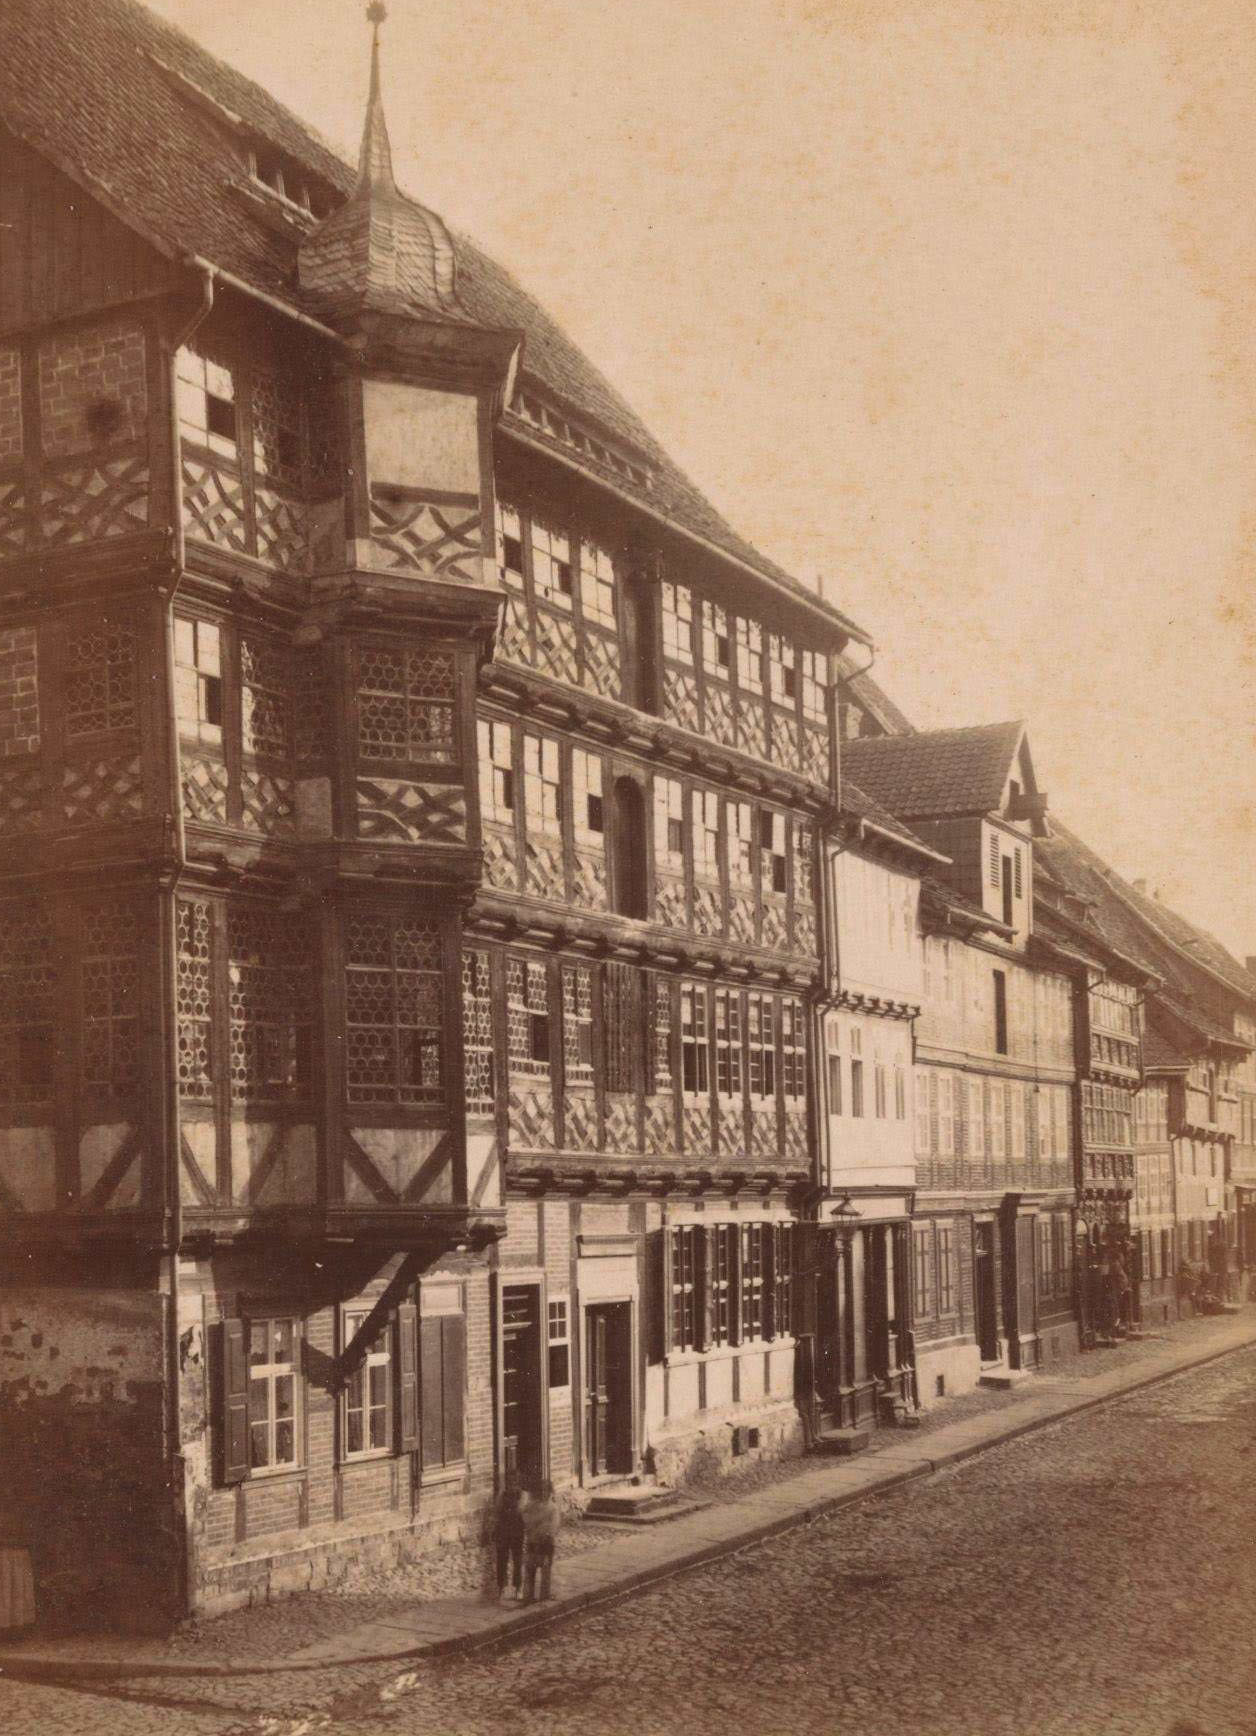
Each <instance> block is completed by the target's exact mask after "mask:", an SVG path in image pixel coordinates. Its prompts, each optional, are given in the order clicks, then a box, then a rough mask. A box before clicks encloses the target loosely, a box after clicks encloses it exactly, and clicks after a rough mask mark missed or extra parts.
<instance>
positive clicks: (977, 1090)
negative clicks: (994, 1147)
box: [967, 1079, 986, 1157]
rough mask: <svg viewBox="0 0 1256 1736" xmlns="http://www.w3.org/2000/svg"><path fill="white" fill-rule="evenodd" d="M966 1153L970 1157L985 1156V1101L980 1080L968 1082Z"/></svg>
mask: <svg viewBox="0 0 1256 1736" xmlns="http://www.w3.org/2000/svg"><path fill="white" fill-rule="evenodd" d="M967 1089H968V1152H969V1156H970V1157H984V1156H985V1155H986V1101H985V1091H984V1088H983V1085H982V1081H981V1080H980V1079H970V1080H969V1081H968V1087H967Z"/></svg>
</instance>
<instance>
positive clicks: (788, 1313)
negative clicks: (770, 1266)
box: [772, 1224, 794, 1337]
mask: <svg viewBox="0 0 1256 1736" xmlns="http://www.w3.org/2000/svg"><path fill="white" fill-rule="evenodd" d="M773 1240H774V1242H775V1244H776V1247H775V1255H776V1258H775V1262H774V1270H773V1273H772V1290H773V1310H774V1313H775V1315H776V1332H777V1336H778V1337H780V1336H782V1335H783V1336H785V1337H789V1335H790V1334H791V1333H792V1332H793V1330H794V1226H793V1224H777V1225H776V1226H775V1234H774V1236H773Z"/></svg>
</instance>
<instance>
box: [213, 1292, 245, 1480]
mask: <svg viewBox="0 0 1256 1736" xmlns="http://www.w3.org/2000/svg"><path fill="white" fill-rule="evenodd" d="M221 1340H222V1349H221V1355H220V1358H219V1360H220V1362H221V1365H222V1480H223V1482H224V1483H243V1482H244V1480H245V1479H246V1478H247V1476H248V1474H249V1359H248V1356H247V1354H246V1350H245V1339H244V1322H243V1320H224V1321H223V1323H222V1327H221Z"/></svg>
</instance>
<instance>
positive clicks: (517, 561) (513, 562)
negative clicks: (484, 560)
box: [497, 501, 523, 591]
mask: <svg viewBox="0 0 1256 1736" xmlns="http://www.w3.org/2000/svg"><path fill="white" fill-rule="evenodd" d="M497 570H498V572H499V573H500V574H501V578H502V583H503V584H504V585H506V586H507V587H508V589H510V590H512V591H521V590H522V589H523V526H522V524H521V523H520V521H519V511H518V508H517V507H513V506H506V505H504V504H503V503H502V502H501V501H498V503H497Z"/></svg>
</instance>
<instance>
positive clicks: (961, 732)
mask: <svg viewBox="0 0 1256 1736" xmlns="http://www.w3.org/2000/svg"><path fill="white" fill-rule="evenodd" d="M1024 727H1025V726H1024V725H1023V724H1021V723H990V724H982V725H979V726H978V727H976V728H974V729H933V730H927V731H920V732H918V733H916V734H914V735H886V736H872V737H867V738H861V739H859V740H856V741H849V742H844V743H843V744H842V766H843V769H844V771H845V773H846V774H848V775H849V776H850V777H852V778H853V779H854V780H855V782H856V783H857V784H858V785H859V787H860V788H861V789H863V790H866V791H867V792H868V794H869V795H870V796H872V797H873V799H874V800H875V801H878V802H880V803H881V805H882V806H883V807H885V808H889V809H890V811H891V812H892V813H895V814H900V815H902V817H903V818H904V819H907V820H932V819H942V818H945V817H946V816H947V815H953V814H987V813H990V812H991V811H992V810H993V809H995V808H997V807H998V805H999V803H1000V801H1001V800H1002V796H1003V787H1004V784H1005V783H1006V782H1007V776H1008V772H1009V770H1010V769H1011V765H1012V759H1013V756H1014V754H1015V753H1016V750H1017V748H1018V746H1019V745H1020V740H1021V736H1022V734H1023V732H1024Z"/></svg>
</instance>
